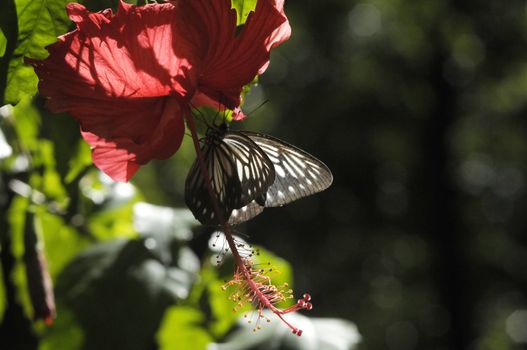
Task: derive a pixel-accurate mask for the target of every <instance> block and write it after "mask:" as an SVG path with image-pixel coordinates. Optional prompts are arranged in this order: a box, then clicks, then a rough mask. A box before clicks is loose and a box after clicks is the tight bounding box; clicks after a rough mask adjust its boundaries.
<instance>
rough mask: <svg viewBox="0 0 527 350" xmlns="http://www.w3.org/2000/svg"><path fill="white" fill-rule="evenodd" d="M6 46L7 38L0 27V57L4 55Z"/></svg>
mask: <svg viewBox="0 0 527 350" xmlns="http://www.w3.org/2000/svg"><path fill="white" fill-rule="evenodd" d="M6 47H7V38H6V37H5V35H4V32H3V31H2V29H0V57H3V56H4V54H5V49H6Z"/></svg>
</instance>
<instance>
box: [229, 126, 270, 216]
mask: <svg viewBox="0 0 527 350" xmlns="http://www.w3.org/2000/svg"><path fill="white" fill-rule="evenodd" d="M223 143H224V144H225V146H226V147H225V151H226V152H228V153H229V155H230V158H231V159H232V160H233V164H234V169H235V173H236V175H237V178H238V181H239V183H240V192H239V193H238V195H237V196H236V198H235V203H234V206H233V209H240V208H242V207H244V206H246V205H247V204H249V203H251V202H252V201H253V200H255V199H258V198H260V197H262V196H265V194H266V192H267V191H268V189H269V187H270V186H271V185H272V184H273V182H274V180H275V169H274V165H273V163H272V162H271V160H270V159H269V157H268V156H267V154H266V153H265V152H264V151H263V150H262V149H261V148H260V147H258V145H257V144H256V143H255V142H254V141H253V140H252V139H251V138H249V137H247V136H246V135H245V134H244V133H241V132H235V131H233V132H228V133H227V134H226V135H225V137H224V138H223Z"/></svg>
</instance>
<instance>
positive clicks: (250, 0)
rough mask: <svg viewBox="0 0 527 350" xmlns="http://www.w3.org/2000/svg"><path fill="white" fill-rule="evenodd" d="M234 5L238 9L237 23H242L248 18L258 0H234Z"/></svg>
mask: <svg viewBox="0 0 527 350" xmlns="http://www.w3.org/2000/svg"><path fill="white" fill-rule="evenodd" d="M232 7H233V8H235V9H236V14H237V17H238V20H237V24H238V25H242V24H244V23H245V21H246V20H247V16H249V13H251V11H254V9H255V8H256V0H232Z"/></svg>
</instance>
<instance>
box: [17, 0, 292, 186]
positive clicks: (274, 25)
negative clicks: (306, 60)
mask: <svg viewBox="0 0 527 350" xmlns="http://www.w3.org/2000/svg"><path fill="white" fill-rule="evenodd" d="M67 11H68V14H69V17H70V19H71V20H72V21H73V22H75V24H76V25H77V29H76V30H74V31H72V32H70V33H67V34H65V35H63V36H61V37H60V38H59V41H58V42H57V43H55V44H53V45H51V46H50V47H49V48H48V51H49V54H50V55H49V57H48V58H47V59H45V60H34V59H29V58H28V59H27V60H26V61H27V62H28V63H29V64H32V65H33V66H34V67H35V71H36V73H37V75H38V76H39V79H40V83H39V90H40V92H41V93H42V94H43V95H44V96H47V97H49V100H48V103H47V105H48V107H49V108H50V109H51V110H52V111H54V112H69V113H70V114H71V115H72V116H73V117H74V118H75V119H77V120H78V121H79V123H80V125H81V132H82V136H83V137H84V139H85V140H86V141H87V142H88V143H89V144H90V145H91V147H92V149H93V153H92V158H93V162H94V163H95V165H96V166H97V167H99V168H100V169H101V170H102V171H104V172H105V173H106V174H108V175H109V176H111V177H112V178H113V179H114V180H118V181H128V180H129V179H130V178H131V177H132V176H133V175H134V173H135V172H136V171H137V170H138V169H139V167H140V166H141V165H143V164H146V163H147V162H148V161H150V160H151V159H165V158H168V157H170V156H171V155H172V154H174V152H176V151H177V149H178V148H179V146H180V144H181V140H182V138H183V134H184V130H185V125H184V121H183V120H184V119H183V117H184V116H185V115H186V114H188V113H189V110H190V106H200V105H210V106H212V107H215V108H229V109H235V108H236V107H238V106H239V104H240V93H241V90H242V87H243V85H245V84H248V83H249V82H251V81H252V80H253V79H254V77H255V76H256V75H257V74H261V73H263V71H264V70H265V68H266V67H267V65H268V64H269V54H270V50H271V49H272V48H273V47H274V46H276V45H278V44H280V43H281V42H283V41H285V40H287V39H288V38H289V35H290V33H291V29H290V27H289V23H288V21H287V17H286V16H285V14H284V12H283V0H258V3H257V5H256V8H255V11H254V12H252V13H251V14H250V15H249V17H248V18H247V21H246V23H245V25H244V26H243V28H242V30H241V32H239V33H238V32H237V27H236V12H235V10H233V9H231V1H230V0H175V1H172V2H171V3H165V4H151V5H146V6H142V7H136V6H132V5H128V4H126V3H123V2H122V1H121V2H120V4H119V10H118V11H117V14H115V15H114V14H113V13H112V11H111V10H105V11H102V12H99V13H90V12H89V11H88V10H86V8H84V7H83V6H82V5H79V4H76V3H71V4H69V5H68V6H67Z"/></svg>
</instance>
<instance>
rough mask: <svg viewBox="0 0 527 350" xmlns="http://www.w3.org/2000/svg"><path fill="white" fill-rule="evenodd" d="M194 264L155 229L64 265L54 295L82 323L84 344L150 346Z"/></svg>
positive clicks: (139, 349)
mask: <svg viewBox="0 0 527 350" xmlns="http://www.w3.org/2000/svg"><path fill="white" fill-rule="evenodd" d="M198 268H199V263H198V262H197V258H196V257H195V256H194V255H193V253H192V252H191V251H190V250H189V249H188V248H185V247H178V245H177V244H176V241H174V242H173V243H172V244H171V243H170V242H169V244H165V242H164V241H163V239H162V240H159V239H158V237H156V236H155V235H150V236H145V237H143V238H141V239H137V240H118V241H110V242H106V243H103V244H99V245H96V246H94V247H92V248H90V249H89V250H87V251H86V252H85V253H83V254H81V255H80V256H79V257H78V258H77V259H75V260H74V261H73V262H72V263H71V264H70V265H69V266H68V267H67V268H66V269H65V270H64V271H63V273H62V274H61V275H60V276H59V279H58V284H57V297H58V298H63V299H62V300H64V301H65V302H66V305H67V307H68V308H69V309H70V310H72V311H73V312H74V314H75V317H76V319H77V320H78V322H79V324H80V325H81V326H82V328H83V331H84V334H85V344H84V348H85V349H101V350H103V349H117V348H122V349H130V350H133V349H137V350H143V349H148V348H150V347H152V346H153V342H154V338H155V333H156V330H157V329H158V327H159V325H160V323H161V320H162V318H163V315H164V312H165V310H166V309H167V308H168V307H169V306H171V305H173V304H175V303H176V302H178V301H179V300H182V299H186V298H187V296H188V294H189V291H190V288H191V286H192V284H193V282H194V279H195V278H196V274H197V270H198ZM175 331H176V330H175Z"/></svg>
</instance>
